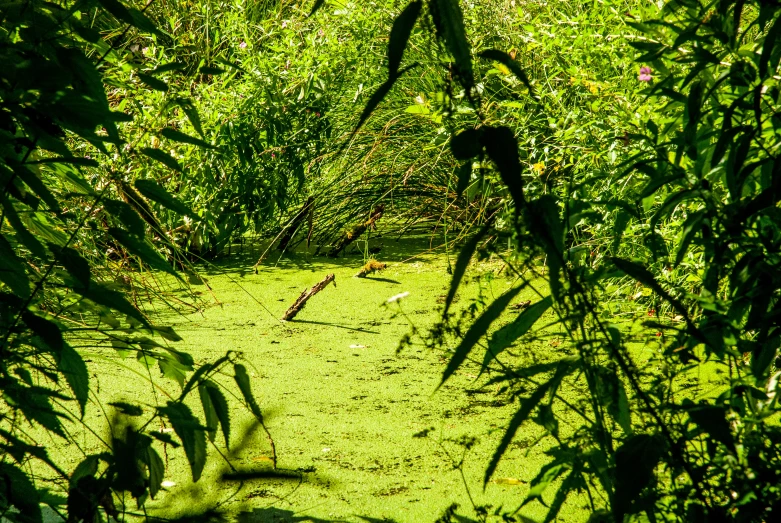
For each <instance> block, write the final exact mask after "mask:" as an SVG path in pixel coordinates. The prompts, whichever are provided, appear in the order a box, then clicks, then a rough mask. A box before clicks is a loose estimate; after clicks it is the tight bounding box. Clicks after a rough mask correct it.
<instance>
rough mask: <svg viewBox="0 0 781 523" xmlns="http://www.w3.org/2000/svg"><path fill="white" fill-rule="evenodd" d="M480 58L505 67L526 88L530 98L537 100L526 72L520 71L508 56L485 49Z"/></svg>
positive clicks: (497, 51)
mask: <svg viewBox="0 0 781 523" xmlns="http://www.w3.org/2000/svg"><path fill="white" fill-rule="evenodd" d="M480 57H481V58H485V59H486V60H493V61H495V62H499V63H500V64H502V65H504V66H505V67H507V68H508V69H509V70H510V71H511V72H512V73H513V74H514V75H515V76H516V77H517V78H518V80H520V81H521V82H522V83H523V85H525V86H526V88H527V89H528V90H529V94H530V95H532V97H534V98H535V99H537V98H538V96H537V95H536V94H535V93H534V88H533V87H532V84H531V82H529V77H528V76H526V72H524V70H523V69H521V64H519V63H518V62H517V61H515V60H513V59H512V58H511V57H510V55H508V54H507V53H505V52H504V51H499V50H497V49H486V50H485V51H481V52H480Z"/></svg>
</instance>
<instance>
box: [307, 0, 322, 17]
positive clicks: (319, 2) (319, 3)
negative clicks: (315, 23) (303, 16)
mask: <svg viewBox="0 0 781 523" xmlns="http://www.w3.org/2000/svg"><path fill="white" fill-rule="evenodd" d="M323 4H325V0H315V3H314V5H313V6H312V10H311V11H310V12H309V16H312V15H314V14H315V13H316V12H317V11H318V9H320V8H321V7H323Z"/></svg>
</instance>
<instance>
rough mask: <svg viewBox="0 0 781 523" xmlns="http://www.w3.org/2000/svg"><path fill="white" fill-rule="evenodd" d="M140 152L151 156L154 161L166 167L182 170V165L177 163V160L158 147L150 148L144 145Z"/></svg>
mask: <svg viewBox="0 0 781 523" xmlns="http://www.w3.org/2000/svg"><path fill="white" fill-rule="evenodd" d="M141 153H143V154H145V155H146V156H148V157H150V158H152V159H153V160H155V161H158V162H160V163H162V164H163V165H165V166H166V167H168V168H169V169H171V170H173V171H178V172H182V166H181V165H180V164H179V162H178V161H177V160H176V158H174V157H173V156H171V155H170V154H168V153H167V152H165V151H161V150H160V149H152V148H150V147H144V148H143V149H141Z"/></svg>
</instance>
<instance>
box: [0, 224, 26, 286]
mask: <svg viewBox="0 0 781 523" xmlns="http://www.w3.org/2000/svg"><path fill="white" fill-rule="evenodd" d="M0 282H3V283H5V284H6V285H7V286H8V288H9V289H11V292H13V293H14V294H16V295H17V296H19V297H20V298H22V299H25V300H26V299H27V298H29V297H30V280H29V279H28V278H27V273H26V272H25V270H24V263H23V262H22V260H20V259H19V257H17V256H16V253H15V252H14V250H13V248H12V247H11V245H10V244H9V243H8V240H6V239H5V236H2V235H0Z"/></svg>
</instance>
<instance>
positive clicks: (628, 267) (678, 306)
mask: <svg viewBox="0 0 781 523" xmlns="http://www.w3.org/2000/svg"><path fill="white" fill-rule="evenodd" d="M610 261H612V262H613V263H614V264H615V266H616V267H617V268H618V269H619V270H620V271H622V272H624V273H625V274H626V275H627V276H629V277H631V278H633V279H635V280H637V281H639V282H640V283H642V284H643V285H645V286H646V287H648V288H650V289H651V290H653V291H654V292H655V293H656V294H658V295H659V296H660V297H662V298H663V299H664V300H665V301H667V302H668V303H669V304H670V305H672V307H673V308H674V309H675V310H676V311H677V312H678V314H680V315H681V316H683V317H684V318H686V319H687V321H690V320H689V311H687V310H686V307H684V306H683V304H682V303H681V302H680V301H678V300H676V299H675V298H673V297H672V296H670V294H669V293H668V292H667V291H665V290H664V289H663V288H662V286H661V285H659V283H658V282H657V281H656V278H654V275H653V274H651V271H649V270H648V269H646V268H645V267H643V266H642V265H640V264H639V263H637V262H633V261H629V260H623V259H621V258H615V257H613V258H610ZM690 326H691V325H690Z"/></svg>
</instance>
